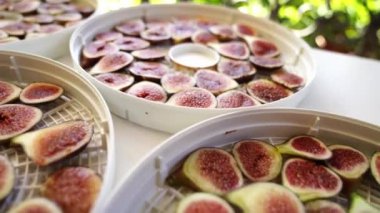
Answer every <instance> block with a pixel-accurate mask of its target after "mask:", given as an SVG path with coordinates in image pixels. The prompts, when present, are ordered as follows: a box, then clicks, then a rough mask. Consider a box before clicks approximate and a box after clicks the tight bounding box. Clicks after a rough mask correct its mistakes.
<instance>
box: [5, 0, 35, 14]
mask: <svg viewBox="0 0 380 213" xmlns="http://www.w3.org/2000/svg"><path fill="white" fill-rule="evenodd" d="M40 4H41V1H39V0H21V1H16V2H12V4H11V5H10V6H9V7H8V10H9V11H14V12H17V13H31V12H33V11H35V10H37V8H38V7H39V6H40Z"/></svg>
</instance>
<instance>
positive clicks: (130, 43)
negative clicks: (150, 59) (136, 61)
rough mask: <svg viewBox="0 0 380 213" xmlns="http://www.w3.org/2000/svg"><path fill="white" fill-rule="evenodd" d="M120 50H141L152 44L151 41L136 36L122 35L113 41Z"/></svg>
mask: <svg viewBox="0 0 380 213" xmlns="http://www.w3.org/2000/svg"><path fill="white" fill-rule="evenodd" d="M113 43H114V44H115V45H116V46H118V47H119V49H120V50H124V51H134V50H141V49H144V48H147V47H149V46H150V43H149V42H147V41H145V40H142V39H139V38H135V37H122V38H119V39H116V40H115V41H114V42H113Z"/></svg>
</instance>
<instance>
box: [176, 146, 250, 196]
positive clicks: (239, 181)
mask: <svg viewBox="0 0 380 213" xmlns="http://www.w3.org/2000/svg"><path fill="white" fill-rule="evenodd" d="M172 178H173V179H172V180H171V181H172V183H182V184H184V185H187V186H189V187H191V188H193V189H195V190H200V191H202V192H208V193H213V194H217V195H223V194H225V193H227V192H229V191H232V190H234V189H237V188H239V187H241V186H242V185H243V176H242V174H241V173H240V170H239V168H238V166H237V164H236V161H235V159H234V158H233V156H232V155H231V154H229V153H228V152H226V151H224V150H222V149H218V148H201V149H198V150H196V151H194V152H193V153H191V154H190V155H189V156H188V157H187V158H186V160H185V162H184V163H183V165H182V167H181V168H180V169H179V170H178V171H177V172H176V173H174V175H173V176H172Z"/></svg>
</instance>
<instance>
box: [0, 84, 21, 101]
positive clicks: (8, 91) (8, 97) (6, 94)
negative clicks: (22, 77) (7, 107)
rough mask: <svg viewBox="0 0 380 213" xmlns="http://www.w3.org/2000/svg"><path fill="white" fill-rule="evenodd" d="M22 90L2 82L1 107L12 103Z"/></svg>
mask: <svg viewBox="0 0 380 213" xmlns="http://www.w3.org/2000/svg"><path fill="white" fill-rule="evenodd" d="M20 92H21V89H20V88H19V87H17V86H15V85H13V84H11V83H8V82H5V81H0V105H2V104H6V103H8V102H11V101H13V100H15V99H16V98H18V97H19V95H20Z"/></svg>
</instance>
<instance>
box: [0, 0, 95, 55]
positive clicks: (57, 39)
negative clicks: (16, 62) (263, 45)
mask: <svg viewBox="0 0 380 213" xmlns="http://www.w3.org/2000/svg"><path fill="white" fill-rule="evenodd" d="M73 2H79V3H85V4H88V5H91V6H93V7H94V8H95V11H94V13H93V14H91V16H89V17H87V18H86V19H85V20H83V22H85V21H86V20H87V19H90V18H92V17H94V16H95V15H96V14H98V13H99V8H100V5H99V0H76V1H73ZM80 24H81V23H79V24H78V25H75V26H70V27H67V28H65V29H63V30H60V31H58V32H55V33H52V34H50V35H47V36H43V37H38V38H30V39H25V40H20V41H15V42H10V43H3V44H0V50H9V51H15V50H16V51H22V52H28V53H32V54H37V55H41V56H44V57H48V58H53V59H57V58H59V57H62V56H64V55H66V54H67V53H68V52H69V40H70V36H71V34H72V33H73V31H74V29H75V28H77V27H78V26H79V25H80Z"/></svg>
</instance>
